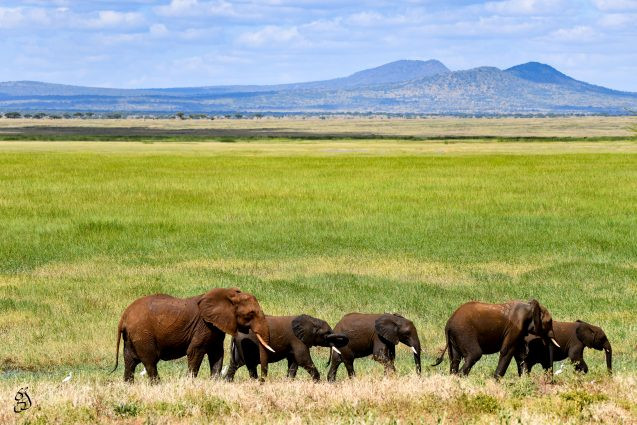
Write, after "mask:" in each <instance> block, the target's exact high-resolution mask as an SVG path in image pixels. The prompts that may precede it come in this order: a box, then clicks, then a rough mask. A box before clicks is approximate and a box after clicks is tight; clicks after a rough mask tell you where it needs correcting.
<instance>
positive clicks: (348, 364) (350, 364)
mask: <svg viewBox="0 0 637 425" xmlns="http://www.w3.org/2000/svg"><path fill="white" fill-rule="evenodd" d="M343 363H344V364H345V369H347V376H348V377H349V379H352V378H353V377H354V376H356V372H354V359H353V358H347V359H343Z"/></svg>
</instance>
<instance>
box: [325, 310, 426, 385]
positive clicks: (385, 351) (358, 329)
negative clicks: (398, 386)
mask: <svg viewBox="0 0 637 425" xmlns="http://www.w3.org/2000/svg"><path fill="white" fill-rule="evenodd" d="M334 331H335V332H342V333H344V334H345V335H346V336H347V337H348V338H349V343H348V344H347V345H345V346H344V347H342V348H341V349H340V350H339V351H337V350H334V349H332V354H331V356H330V362H331V363H332V365H331V366H330V370H329V372H328V374H327V380H328V381H334V380H335V379H336V372H337V370H338V367H339V365H340V364H341V363H345V368H346V369H347V374H348V376H349V377H350V378H351V377H353V376H354V359H357V358H360V357H367V356H369V355H370V354H372V355H373V358H374V360H376V361H377V362H379V363H382V364H383V366H385V373H388V372H389V371H392V372H393V371H395V370H396V369H395V368H394V359H395V357H396V345H397V344H398V343H399V342H402V343H403V344H405V345H407V346H408V347H411V350H412V351H413V352H414V362H415V363H416V372H418V374H420V370H421V363H420V339H418V332H417V331H416V327H415V326H414V324H413V323H412V322H411V321H410V320H407V319H405V318H404V317H402V316H399V315H398V314H389V313H385V314H361V313H350V314H347V315H345V316H344V317H343V318H342V319H341V321H340V322H338V323H337V324H336V326H334Z"/></svg>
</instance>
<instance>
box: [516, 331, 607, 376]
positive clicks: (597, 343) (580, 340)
mask: <svg viewBox="0 0 637 425" xmlns="http://www.w3.org/2000/svg"><path fill="white" fill-rule="evenodd" d="M553 332H554V333H555V339H556V340H557V342H558V344H560V348H555V349H554V351H553V360H554V361H561V360H564V359H566V358H569V359H570V360H571V362H573V363H574V364H575V370H577V371H579V372H584V373H588V366H587V365H586V362H585V361H584V348H586V347H588V348H593V349H595V350H600V351H601V350H604V352H605V353H606V367H607V369H608V372H609V373H611V372H612V370H613V349H612V347H611V345H610V342H609V341H608V338H607V337H606V334H605V333H604V331H603V330H602V328H600V327H598V326H594V325H591V324H588V323H586V322H582V321H581V320H577V321H575V322H558V321H554V322H553ZM526 347H527V350H526V358H525V359H522V356H516V358H515V360H516V362H517V364H518V373H520V374H521V373H522V368H523V365H524V368H525V370H526V372H530V371H531V369H532V368H533V366H534V365H536V364H538V363H539V364H541V365H542V367H543V368H544V369H549V368H550V367H551V365H550V363H549V349H548V346H547V345H546V343H545V342H544V341H543V340H542V339H541V338H538V337H536V336H529V337H527V339H526Z"/></svg>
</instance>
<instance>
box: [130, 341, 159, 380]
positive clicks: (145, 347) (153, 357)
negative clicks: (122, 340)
mask: <svg viewBox="0 0 637 425" xmlns="http://www.w3.org/2000/svg"><path fill="white" fill-rule="evenodd" d="M134 348H135V352H136V354H137V358H139V359H140V360H141V362H142V363H143V364H144V368H146V373H147V374H148V378H149V379H150V381H151V382H152V383H157V382H159V374H158V373H157V363H159V354H158V352H157V349H156V346H155V341H140V343H138V344H136V346H135V347H134Z"/></svg>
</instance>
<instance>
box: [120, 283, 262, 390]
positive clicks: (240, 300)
mask: <svg viewBox="0 0 637 425" xmlns="http://www.w3.org/2000/svg"><path fill="white" fill-rule="evenodd" d="M248 330H252V331H254V332H257V333H259V334H260V335H261V337H262V338H263V339H264V341H265V342H266V343H267V341H268V340H269V331H268V325H267V322H266V320H265V315H264V314H263V311H262V310H261V307H260V306H259V303H258V302H257V300H256V298H255V297H254V296H253V295H251V294H248V293H245V292H241V291H240V290H239V289H237V288H229V289H225V288H220V289H213V290H211V291H210V292H208V293H206V294H202V295H198V296H196V297H191V298H175V297H171V296H170V295H163V294H160V295H151V296H147V297H143V298H139V299H137V300H135V301H134V302H133V303H132V304H131V305H130V306H128V308H126V310H125V311H124V313H123V314H122V318H121V319H120V322H119V326H118V329H117V351H116V357H115V369H117V363H118V357H119V343H120V338H121V339H122V340H123V342H124V364H125V370H124V380H125V381H127V382H132V381H133V379H134V373H135V368H136V367H137V365H138V364H139V363H142V364H143V365H144V367H145V368H146V371H147V373H148V377H149V378H150V380H151V381H152V382H156V381H158V380H159V375H158V374H157V363H158V362H159V361H160V360H173V359H178V358H180V357H183V356H188V371H189V372H190V373H191V374H192V375H193V376H197V373H198V372H199V367H200V366H201V362H202V360H203V357H204V356H205V355H206V354H208V360H209V362H210V372H211V374H212V375H213V376H215V375H219V373H220V371H221V366H222V364H223V340H224V338H225V334H230V335H236V334H237V332H238V331H244V332H247V331H248ZM260 351H261V353H262V358H263V359H264V360H265V358H266V357H265V355H264V353H263V352H264V351H265V350H264V348H263V346H261V345H260ZM264 366H265V368H264ZM261 368H262V373H263V375H264V376H265V375H267V362H264V361H262V362H261ZM115 369H113V371H115Z"/></svg>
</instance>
